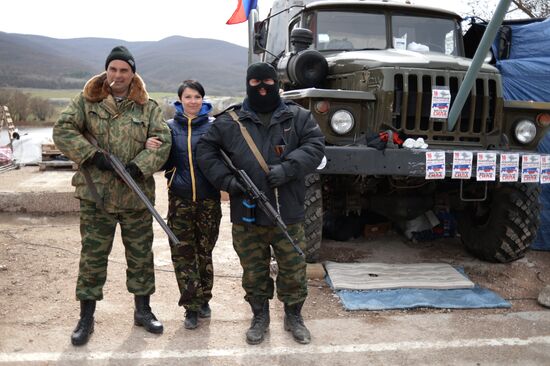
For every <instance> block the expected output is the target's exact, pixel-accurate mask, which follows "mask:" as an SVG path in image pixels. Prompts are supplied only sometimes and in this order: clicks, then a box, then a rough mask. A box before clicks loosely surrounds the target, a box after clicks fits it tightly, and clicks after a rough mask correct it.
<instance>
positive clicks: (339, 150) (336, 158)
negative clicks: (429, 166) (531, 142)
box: [318, 146, 545, 177]
mask: <svg viewBox="0 0 550 366" xmlns="http://www.w3.org/2000/svg"><path fill="white" fill-rule="evenodd" d="M429 151H431V152H435V151H440V152H445V176H446V177H450V176H451V173H452V165H453V153H454V152H456V151H457V150H445V149H432V150H430V149H385V150H377V149H375V148H372V147H367V146H326V147H325V155H326V158H327V164H326V166H325V167H324V168H323V169H321V170H318V172H319V173H320V174H350V175H393V176H408V177H425V176H426V153H427V152H429ZM468 151H471V152H472V153H473V159H472V177H475V172H476V167H477V165H476V163H477V161H476V158H477V153H478V152H493V153H496V154H497V165H496V176H497V177H498V175H499V171H500V166H499V163H500V154H501V153H508V154H509V153H515V154H519V155H520V161H521V156H522V155H545V154H540V153H537V152H534V151H503V150H489V151H487V150H468ZM520 165H521V164H520Z"/></svg>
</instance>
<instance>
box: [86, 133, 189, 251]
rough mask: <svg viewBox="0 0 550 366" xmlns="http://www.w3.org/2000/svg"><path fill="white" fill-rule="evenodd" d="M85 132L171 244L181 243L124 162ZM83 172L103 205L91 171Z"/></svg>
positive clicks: (95, 195) (93, 193)
mask: <svg viewBox="0 0 550 366" xmlns="http://www.w3.org/2000/svg"><path fill="white" fill-rule="evenodd" d="M83 134H84V137H85V138H86V140H88V141H89V142H90V143H91V144H92V145H94V146H95V147H96V148H97V149H98V150H99V151H100V152H102V153H103V154H104V155H105V157H107V159H109V162H110V163H111V166H112V167H113V169H114V171H115V173H116V174H117V175H118V176H119V177H120V179H122V181H123V182H124V183H126V185H127V186H128V187H130V189H131V190H132V191H134V193H135V194H137V196H138V197H139V199H140V200H141V201H142V202H143V203H144V204H145V207H147V209H148V210H149V212H151V214H152V215H153V217H154V218H155V220H157V222H158V223H159V225H160V227H161V228H162V229H163V230H164V232H165V233H166V234H167V235H168V238H169V243H170V246H176V245H177V244H179V240H178V238H177V237H176V235H175V234H174V233H173V232H172V230H170V228H169V227H168V225H166V223H165V222H164V220H163V218H162V217H161V216H160V214H159V213H158V211H157V210H155V207H154V206H153V204H152V203H151V201H149V198H147V196H146V195H145V193H143V191H142V190H141V188H139V186H138V185H137V183H136V181H135V180H134V178H132V176H131V175H130V174H128V172H127V171H126V167H125V166H124V164H122V162H121V161H120V159H119V158H118V157H116V156H115V155H113V154H111V153H110V152H108V151H107V150H105V149H103V148H101V147H100V146H99V144H98V143H97V140H96V138H95V137H94V136H93V135H92V134H91V133H89V132H88V131H84V133H83ZM83 174H84V178H85V179H86V183H87V184H88V187H89V188H90V190H91V191H92V195H93V196H94V198H95V200H96V202H97V203H98V204H99V205H100V206H103V203H102V202H101V199H100V198H99V195H98V193H97V190H96V188H95V185H94V183H93V182H92V179H91V177H90V175H89V173H88V172H87V171H86V170H85V169H83Z"/></svg>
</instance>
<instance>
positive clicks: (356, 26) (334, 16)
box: [308, 11, 386, 51]
mask: <svg viewBox="0 0 550 366" xmlns="http://www.w3.org/2000/svg"><path fill="white" fill-rule="evenodd" d="M315 18H317V19H316V21H315V20H314V19H315ZM309 23H310V24H308V27H309V29H311V30H312V31H313V33H314V34H317V39H316V42H315V44H316V47H317V49H318V50H320V51H322V50H325V51H330V50H347V51H353V50H361V49H384V48H386V19H385V17H384V14H382V13H379V14H373V13H357V12H353V13H352V12H343V11H331V12H328V11H320V12H318V13H316V17H315V16H314V17H311V18H310V22H309ZM315 28H316V29H315Z"/></svg>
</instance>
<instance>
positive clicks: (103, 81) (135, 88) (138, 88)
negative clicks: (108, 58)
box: [84, 72, 149, 105]
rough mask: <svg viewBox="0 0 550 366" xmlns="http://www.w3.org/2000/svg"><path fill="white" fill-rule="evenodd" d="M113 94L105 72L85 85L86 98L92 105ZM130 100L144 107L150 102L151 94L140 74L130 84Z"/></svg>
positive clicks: (135, 75)
mask: <svg viewBox="0 0 550 366" xmlns="http://www.w3.org/2000/svg"><path fill="white" fill-rule="evenodd" d="M109 94H111V91H110V89H109V85H108V84H107V73H106V72H103V73H101V74H99V75H96V76H94V77H92V78H91V79H90V80H88V82H86V85H84V98H86V100H87V101H88V102H90V103H97V102H101V101H102V100H103V99H105V98H107V97H108V96H109ZM128 99H130V100H132V101H134V102H136V103H137V104H139V105H144V104H146V103H147V101H148V100H149V94H147V90H145V83H144V82H143V80H142V79H141V77H140V76H139V75H138V74H134V79H133V80H132V83H131V84H130V93H128Z"/></svg>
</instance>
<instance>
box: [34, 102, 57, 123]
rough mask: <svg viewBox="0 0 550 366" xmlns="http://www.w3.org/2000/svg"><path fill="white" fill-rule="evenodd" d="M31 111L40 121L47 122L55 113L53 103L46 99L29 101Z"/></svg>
mask: <svg viewBox="0 0 550 366" xmlns="http://www.w3.org/2000/svg"><path fill="white" fill-rule="evenodd" d="M29 109H30V111H31V113H32V114H33V115H34V116H35V117H36V119H38V120H39V121H46V119H48V118H49V117H51V116H52V115H53V113H54V108H53V106H52V105H51V103H50V102H49V101H48V100H47V99H44V98H40V97H32V98H30V100H29Z"/></svg>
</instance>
